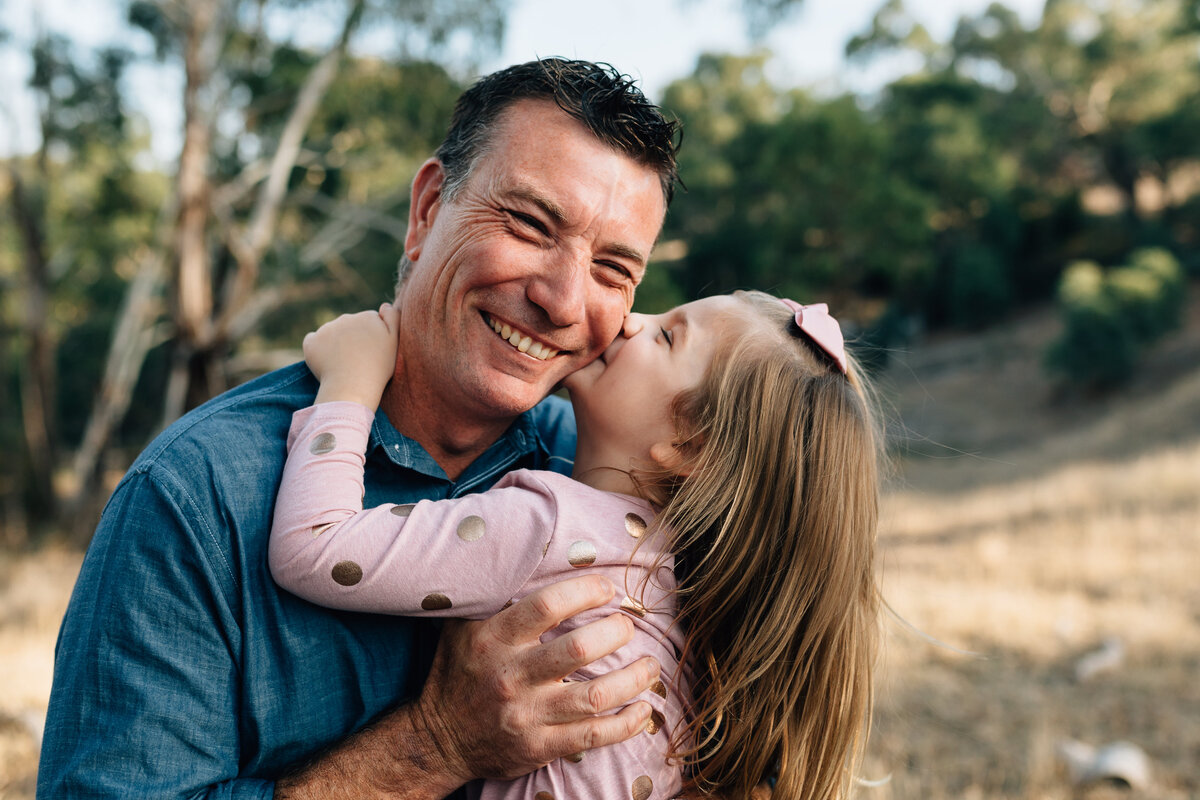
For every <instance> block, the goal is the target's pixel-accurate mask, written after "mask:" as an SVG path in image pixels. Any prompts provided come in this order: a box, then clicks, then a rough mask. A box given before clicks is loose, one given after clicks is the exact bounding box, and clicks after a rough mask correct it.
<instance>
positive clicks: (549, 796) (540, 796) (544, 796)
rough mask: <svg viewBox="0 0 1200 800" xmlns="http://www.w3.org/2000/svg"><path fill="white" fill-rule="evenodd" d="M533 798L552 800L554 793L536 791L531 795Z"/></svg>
mask: <svg viewBox="0 0 1200 800" xmlns="http://www.w3.org/2000/svg"><path fill="white" fill-rule="evenodd" d="M533 800H554V795H552V794H550V793H549V792H538V793H537V794H535V795H534V796H533Z"/></svg>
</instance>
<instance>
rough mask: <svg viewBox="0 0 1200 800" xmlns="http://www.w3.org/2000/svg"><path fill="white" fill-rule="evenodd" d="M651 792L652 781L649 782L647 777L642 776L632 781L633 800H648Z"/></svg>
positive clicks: (652, 788) (652, 789)
mask: <svg viewBox="0 0 1200 800" xmlns="http://www.w3.org/2000/svg"><path fill="white" fill-rule="evenodd" d="M653 791H654V781H652V780H650V776H649V775H643V776H641V777H640V778H637V779H636V780H634V782H633V787H632V793H633V800H648V798H649V797H650V794H651V793H652V792H653Z"/></svg>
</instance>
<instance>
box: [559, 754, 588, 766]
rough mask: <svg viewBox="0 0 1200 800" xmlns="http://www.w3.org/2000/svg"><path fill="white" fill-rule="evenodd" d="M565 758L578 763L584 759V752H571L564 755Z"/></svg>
mask: <svg viewBox="0 0 1200 800" xmlns="http://www.w3.org/2000/svg"><path fill="white" fill-rule="evenodd" d="M563 758H565V759H566V760H567V761H570V762H571V763H572V764H578V763H579V762H580V761H583V753H571V755H569V756H563Z"/></svg>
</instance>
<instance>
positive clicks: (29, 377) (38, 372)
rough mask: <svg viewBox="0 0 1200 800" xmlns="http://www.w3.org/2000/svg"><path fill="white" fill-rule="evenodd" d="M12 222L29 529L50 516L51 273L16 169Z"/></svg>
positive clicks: (36, 213) (37, 218)
mask: <svg viewBox="0 0 1200 800" xmlns="http://www.w3.org/2000/svg"><path fill="white" fill-rule="evenodd" d="M9 175H10V179H11V183H12V209H13V218H14V220H15V222H16V225H17V230H18V231H19V233H20V237H21V246H22V250H23V251H24V256H25V258H24V262H25V316H24V320H23V324H22V329H23V332H24V334H25V353H24V358H23V359H22V360H21V362H20V364H19V369H18V374H19V379H20V388H21V421H22V423H23V426H24V432H25V448H26V464H27V468H26V470H25V481H24V487H23V488H24V493H25V495H26V503H25V506H26V509H27V510H28V513H29V518H30V522H31V523H32V524H33V525H37V524H38V523H41V522H45V521H48V520H49V519H51V518H52V517H53V514H54V505H55V501H54V483H53V475H54V465H55V463H56V453H57V449H56V447H57V442H56V438H55V435H54V408H55V395H54V390H55V383H56V381H55V377H56V376H55V364H54V356H55V348H54V341H53V339H52V337H51V334H50V327H49V313H50V303H49V297H50V271H49V266H48V264H47V260H46V241H45V233H44V231H43V229H42V215H41V212H40V208H35V207H34V204H33V202H32V201H31V199H30V197H29V195H28V193H27V192H26V190H25V184H24V182H23V181H22V180H21V176H20V174H19V173H18V171H17V169H16V167H15V166H10V168H9Z"/></svg>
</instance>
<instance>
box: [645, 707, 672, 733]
mask: <svg viewBox="0 0 1200 800" xmlns="http://www.w3.org/2000/svg"><path fill="white" fill-rule="evenodd" d="M666 721H667V720H666V718H665V717H663V715H662V714H661V713H660V712H659V711H658V709H655V710H653V711H651V712H650V719H648V720H646V733H651V734H653V733H658V732H659V731H660V730H662V726H663V724H664V723H666Z"/></svg>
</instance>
